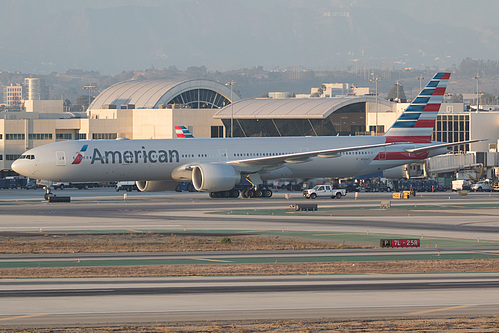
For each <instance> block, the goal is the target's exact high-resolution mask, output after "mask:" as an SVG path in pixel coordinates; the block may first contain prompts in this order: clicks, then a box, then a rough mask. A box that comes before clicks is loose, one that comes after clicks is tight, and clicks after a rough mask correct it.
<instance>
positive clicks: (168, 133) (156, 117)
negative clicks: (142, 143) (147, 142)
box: [131, 109, 174, 139]
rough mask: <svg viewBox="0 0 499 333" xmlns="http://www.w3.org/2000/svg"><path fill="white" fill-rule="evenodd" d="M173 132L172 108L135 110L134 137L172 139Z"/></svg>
mask: <svg viewBox="0 0 499 333" xmlns="http://www.w3.org/2000/svg"><path fill="white" fill-rule="evenodd" d="M173 132H174V130H173V122H172V110H171V109H135V110H133V134H132V137H131V138H132V139H171V138H172V137H173Z"/></svg>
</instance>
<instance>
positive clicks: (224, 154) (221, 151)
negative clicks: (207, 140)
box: [218, 149, 228, 162]
mask: <svg viewBox="0 0 499 333" xmlns="http://www.w3.org/2000/svg"><path fill="white" fill-rule="evenodd" d="M218 155H219V156H220V162H227V159H228V156H227V149H219V150H218Z"/></svg>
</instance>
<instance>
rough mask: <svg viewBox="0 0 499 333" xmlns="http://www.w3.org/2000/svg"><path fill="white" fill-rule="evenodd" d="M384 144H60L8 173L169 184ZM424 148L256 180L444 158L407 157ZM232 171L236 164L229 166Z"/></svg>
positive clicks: (318, 163) (281, 169) (378, 151)
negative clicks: (268, 160)
mask: <svg viewBox="0 0 499 333" xmlns="http://www.w3.org/2000/svg"><path fill="white" fill-rule="evenodd" d="M383 143H385V137H383V136H380V137H286V138H233V139H154V140H152V139H150V140H90V141H63V142H57V143H52V144H48V145H44V146H40V147H37V148H33V149H31V150H29V151H28V152H26V153H25V154H23V155H29V156H33V158H29V159H28V158H26V159H19V160H17V161H15V162H14V164H13V165H12V168H13V169H14V170H15V171H17V172H18V173H20V174H22V175H24V176H27V177H31V178H36V179H43V180H49V181H55V182H76V181H132V180H133V181H138V180H140V181H161V180H172V172H173V171H174V170H175V169H176V168H178V167H182V166H186V165H190V164H207V163H227V162H230V161H242V160H243V161H244V160H247V159H255V158H261V157H269V156H279V155H287V154H293V153H300V152H308V151H317V150H324V149H334V148H344V147H352V146H363V145H376V144H383ZM423 146H428V144H395V145H391V146H386V147H377V148H370V149H359V150H355V151H348V152H342V153H339V154H337V155H335V156H334V157H313V158H310V159H309V160H307V161H305V162H303V161H302V162H301V163H283V164H280V165H277V166H274V167H272V168H266V169H264V170H260V171H259V174H260V177H261V179H263V180H266V179H267V180H268V179H278V178H318V177H354V176H358V175H364V174H369V173H372V172H376V171H380V170H384V169H388V168H392V167H395V166H399V165H403V164H407V163H411V162H414V161H417V160H421V159H424V158H426V157H429V156H435V155H438V154H442V153H445V152H447V149H436V150H433V151H432V152H431V153H430V154H431V155H429V153H427V152H424V153H412V154H410V153H407V152H406V151H405V150H406V149H413V148H418V147H423ZM232 165H233V166H234V168H235V169H236V170H237V169H238V166H237V163H236V164H234V163H232Z"/></svg>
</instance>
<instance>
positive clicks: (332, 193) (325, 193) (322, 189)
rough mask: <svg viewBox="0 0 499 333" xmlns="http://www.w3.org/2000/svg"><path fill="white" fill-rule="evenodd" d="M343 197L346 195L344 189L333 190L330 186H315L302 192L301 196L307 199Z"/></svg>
mask: <svg viewBox="0 0 499 333" xmlns="http://www.w3.org/2000/svg"><path fill="white" fill-rule="evenodd" d="M345 195H347V190H346V189H344V188H338V189H334V188H333V187H332V186H331V185H315V186H314V187H313V188H311V189H308V190H304V191H303V196H304V197H305V198H307V199H315V198H317V197H329V198H331V199H335V198H336V199H341V197H342V196H345Z"/></svg>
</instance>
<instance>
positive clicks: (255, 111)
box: [214, 96, 391, 119]
mask: <svg viewBox="0 0 499 333" xmlns="http://www.w3.org/2000/svg"><path fill="white" fill-rule="evenodd" d="M365 102H372V103H375V102H376V98H375V97H372V96H357V97H345V98H286V99H271V98H263V99H245V100H240V101H238V102H234V104H232V105H230V106H226V107H224V108H222V109H221V110H220V111H218V112H217V113H216V114H215V115H214V118H216V119H230V118H231V117H232V114H233V116H234V118H237V119H279V118H281V119H304V118H310V119H325V118H327V117H328V116H329V115H331V113H333V112H336V111H337V110H339V109H341V108H342V107H345V106H348V105H352V104H356V103H365ZM378 103H379V104H381V105H386V106H389V107H390V108H391V104H390V102H388V101H384V100H381V99H380V100H378ZM232 109H233V110H232Z"/></svg>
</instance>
